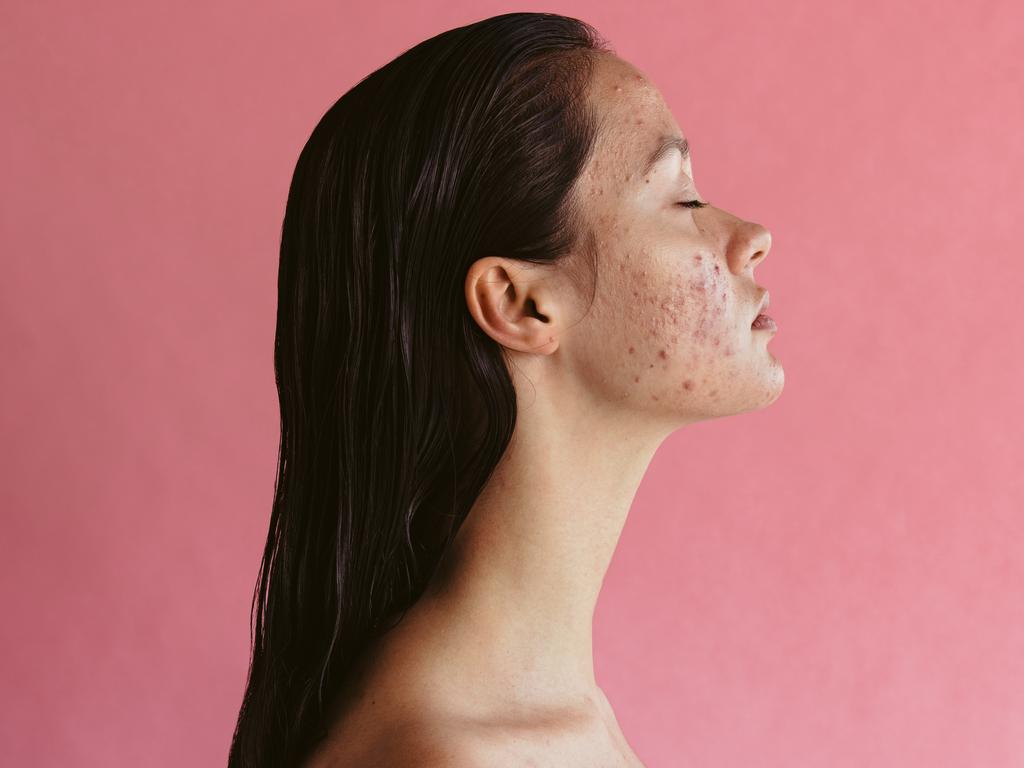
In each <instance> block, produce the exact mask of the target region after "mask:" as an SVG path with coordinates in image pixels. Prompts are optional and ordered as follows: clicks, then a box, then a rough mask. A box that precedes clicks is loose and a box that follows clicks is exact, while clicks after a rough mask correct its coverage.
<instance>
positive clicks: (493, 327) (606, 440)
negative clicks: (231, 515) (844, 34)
mask: <svg viewBox="0 0 1024 768" xmlns="http://www.w3.org/2000/svg"><path fill="white" fill-rule="evenodd" d="M770 243H771V237H770V235H769V233H768V231H767V230H766V229H765V228H764V227H762V226H760V225H758V224H755V223H751V222H748V221H744V220H743V219H740V218H737V217H736V216H733V215H732V214H730V213H727V212H726V211H724V210H722V209H720V208H716V207H714V206H712V205H710V204H709V203H707V202H706V201H703V200H702V199H701V196H700V194H699V193H698V191H697V188H696V185H695V182H694V180H693V171H692V166H691V162H690V158H689V154H688V150H687V145H686V142H685V140H684V134H683V133H682V132H681V130H680V128H679V126H678V124H677V123H676V121H675V119H674V118H673V116H672V114H671V113H670V111H669V110H668V108H667V106H666V104H665V101H664V99H663V98H662V96H661V95H660V94H659V92H658V90H657V89H656V88H655V87H654V86H653V85H652V84H651V83H650V81H649V80H648V79H647V78H646V77H645V76H644V75H643V74H642V73H641V72H640V71H639V70H637V69H636V68H634V67H633V66H632V65H630V64H629V63H627V62H625V61H623V60H622V59H620V58H619V57H617V56H616V55H614V54H613V53H612V52H611V50H610V49H609V47H608V46H607V44H606V43H604V42H603V41H602V40H601V38H600V37H599V36H598V34H597V33H596V32H595V30H593V28H591V27H590V26H588V25H586V24H584V23H583V22H581V21H579V20H576V19H571V18H566V17H562V16H556V15H551V14H540V13H512V14H505V15H502V16H497V17H494V18H490V19H485V20H483V21H480V22H477V23H475V24H470V25H468V26H465V27H461V28H458V29H453V30H449V31H447V32H444V33H443V34H440V35H437V36H436V37H434V38H431V39H429V40H426V41H425V42H423V43H421V44H419V45H417V46H415V47H414V48H412V49H410V50H409V51H407V52H405V53H404V54H402V55H401V56H399V57H398V58H397V59H395V60H394V61H392V62H390V63H388V64H387V65H386V66H384V67H383V68H381V69H379V70H378V71H376V72H374V73H373V74H371V75H370V76H368V77H367V78H365V79H364V80H363V81H361V82H360V83H359V84H357V85H356V86H355V87H354V88H353V89H352V90H351V91H349V92H348V93H346V94H345V95H344V96H343V97H342V98H341V99H340V100H339V101H338V102H337V103H336V104H335V105H334V106H333V107H332V108H331V109H330V110H329V111H328V112H327V113H326V114H325V115H324V117H323V118H322V119H321V121H320V122H319V124H318V125H317V126H316V128H315V130H314V131H313V133H312V136H311V137H310V139H309V141H308V142H307V144H306V146H305V147H304V149H303V151H302V153H301V156H300V157H299V160H298V163H297V167H296V169H295V175H294V178H293V181H292V185H291V189H290V191H289V196H288V203H287V208H286V212H285V220H284V227H283V233H282V243H281V261H280V274H279V297H278V298H279V303H278V316H277V338H276V347H275V370H276V374H277V384H278V389H279V394H280V405H281V426H282V435H281V447H280V464H279V474H278V478H277V486H276V493H275V499H274V506H273V510H272V515H271V521H270V532H269V536H268V541H267V546H266V550H265V554H264V559H263V566H262V570H261V573H260V579H259V582H258V584H257V589H256V594H255V595H254V604H253V610H254V615H255V618H254V647H253V657H252V664H251V669H250V674H249V679H248V684H247V689H246V692H245V698H244V701H243V704H242V708H241V711H240V713H239V718H238V725H237V729H236V731H235V736H234V740H233V743H232V747H231V754H230V764H231V765H233V766H243V765H244V766H255V765H261V766H262V765H274V766H283V765H304V766H310V767H314V766H315V767H320V766H333V765H337V766H349V765H351V766H521V765H552V766H587V768H594V767H595V766H635V765H640V761H639V760H638V758H637V757H636V755H635V754H634V753H633V752H632V750H631V749H630V747H629V745H628V744H627V742H626V740H625V738H624V737H623V735H622V732H621V731H620V729H619V727H618V725H617V723H616V721H615V716H614V714H613V712H612V710H611V708H610V707H609V704H608V701H607V700H606V698H605V697H604V695H603V693H602V691H601V689H600V687H599V686H598V685H597V683H596V681H595V679H594V669H593V660H592V653H591V639H592V634H591V622H592V617H593V612H594V607H595V603H596V601H597V597H598V593H599V591H600V588H601V582H602V579H603V576H604V573H605V571H606V569H607V567H608V565H609V562H610V560H611V557H612V554H613V552H614V549H615V545H616V542H617V541H618V537H619V535H620V533H621V530H622V527H623V525H624V523H625V519H626V515H627V512H628V510H629V507H630V504H631V502H632V499H633V496H634V493H635V491H636V489H637V487H638V485H639V483H640V481H641V479H642V477H643V474H644V471H645V470H646V468H647V465H648V463H649V461H650V459H651V458H652V456H653V454H654V452H655V451H656V449H657V447H658V445H659V444H660V443H661V442H662V441H663V440H664V439H665V438H666V437H667V436H668V435H669V434H671V433H672V432H673V431H674V430H676V429H678V428H679V427H681V426H683V425H685V424H690V423H693V422H696V421H700V420H702V419H710V418H715V417H720V416H727V415H729V414H735V413H740V412H743V411H749V410H752V409H756V408H761V407H763V406H765V405H767V404H769V403H771V402H772V401H773V400H775V399H776V398H777V397H778V396H779V394H780V392H781V391H782V387H783V379H784V377H783V369H782V367H781V365H780V364H779V363H778V362H777V361H776V360H775V358H774V357H772V355H771V354H770V353H769V352H768V351H767V348H766V345H767V342H768V340H769V338H770V337H771V334H772V332H773V330H774V325H773V323H771V321H770V320H769V319H764V318H762V319H760V320H755V318H758V316H759V315H760V313H761V311H762V310H763V309H764V308H765V307H766V306H767V292H766V291H764V290H763V289H761V288H759V286H758V285H757V284H756V283H755V281H754V275H753V271H754V267H755V266H756V265H757V264H759V263H760V262H761V260H762V259H763V258H764V257H765V255H766V254H767V252H768V249H769V247H770Z"/></svg>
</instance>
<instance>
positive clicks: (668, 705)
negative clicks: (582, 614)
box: [0, 0, 1024, 768]
mask: <svg viewBox="0 0 1024 768" xmlns="http://www.w3.org/2000/svg"><path fill="white" fill-rule="evenodd" d="M511 10H544V11H553V12H559V13H565V14H569V15H574V16H578V17H580V18H583V19H585V20H587V21H589V22H591V23H593V24H594V25H595V26H597V28H598V29H599V30H600V31H601V32H602V33H603V34H604V35H605V36H606V37H608V38H609V39H610V40H611V42H612V43H613V44H614V45H615V47H616V48H617V50H618V53H619V54H620V55H621V56H623V57H624V58H626V59H628V60H630V61H632V62H633V63H634V64H636V65H637V66H638V67H640V68H641V69H642V70H644V71H645V72H647V73H648V74H649V75H650V76H651V77H652V78H653V80H654V81H655V83H657V84H658V85H659V87H660V88H661V90H662V92H663V93H664V94H665V96H666V98H667V100H668V102H669V105H670V106H671V108H672V109H673V112H674V113H675V115H676V117H677V119H678V121H679V123H680V126H681V127H682V129H683V131H684V132H685V133H686V134H687V135H688V137H689V138H690V140H691V142H692V144H693V165H694V169H695V173H696V177H697V181H698V183H699V185H700V188H701V191H702V192H703V194H704V195H705V196H706V197H707V198H708V199H709V200H711V201H712V202H713V203H714V204H716V205H718V206H720V207H724V208H726V209H728V210H731V211H733V212H734V213H736V214H738V215H740V216H743V217H744V218H748V219H752V220H756V221H758V222H760V223H762V224H764V225H765V226H767V227H768V228H769V229H770V230H771V232H772V234H773V238H774V241H773V247H772V250H771V253H770V254H769V256H768V259H767V261H766V262H765V263H764V264H763V265H762V266H761V267H759V269H758V272H757V277H756V279H757V282H758V283H759V284H760V285H762V286H764V287H766V288H768V289H769V290H770V291H771V296H772V303H771V313H772V315H773V316H775V317H776V318H777V320H778V321H779V325H780V330H779V332H778V334H777V335H776V336H775V338H774V339H773V340H772V341H771V343H770V344H771V346H770V349H771V350H772V352H773V354H774V355H776V356H777V357H778V358H779V359H780V360H781V361H782V362H783V365H784V367H785V369H786V387H785V391H784V392H783V394H782V396H781V398H780V399H779V400H778V401H776V403H774V404H773V405H772V406H770V407H769V408H767V409H765V410H763V411H758V412H754V413H748V414H744V415H740V416H736V417H732V418H728V419H719V420H716V421H713V422H705V423H702V424H698V425H695V426H692V427H690V428H688V429H685V430H681V431H679V432H677V433H676V434H674V435H673V436H672V437H671V438H670V439H669V440H668V441H667V442H666V443H665V444H664V445H663V446H662V448H661V449H660V450H659V452H658V453H657V455H656V457H655V460H654V462H653V464H652V465H651V467H650V470H649V472H648V474H647V476H646V477H645V479H644V481H643V483H642V485H641V487H640V490H639V493H638V495H637V498H636V502H635V504H634V506H633V509H632V511H631V514H630V518H629V521H628V523H627V526H626V529H625V531H624V533H623V536H622V539H621V541H620V544H619V548H618V550H617V552H616V555H615V559H614V560H613V562H612V565H611V569H610V571H609V573H608V577H607V579H606V582H605V589H604V592H603V594H602V598H601V601H600V603H599V606H598V615H597V620H596V627H595V632H596V636H595V643H596V649H595V653H596V656H597V666H598V669H597V672H598V679H599V681H600V682H601V683H602V684H603V686H604V688H605V690H606V691H607V692H608V695H609V697H610V699H611V701H612V703H613V704H614V706H615V709H616V711H617V713H618V717H619V721H620V723H621V725H622V727H623V729H624V731H625V733H626V735H627V737H628V738H629V739H630V741H631V743H632V744H633V746H634V748H635V749H636V751H637V753H638V754H639V755H640V757H641V758H642V759H644V760H645V761H646V763H647V764H648V765H649V766H650V767H651V768H667V767H671V766H693V767H694V768H705V767H706V766H714V767H715V768H732V767H735V768H740V767H742V768H749V767H750V766H757V767H758V768H776V767H777V768H793V766H800V767H805V766H806V767H811V768H818V767H820V768H864V766H872V768H915V767H917V766H922V767H925V766H927V767H928V768H954V767H956V768H1011V766H1013V767H1016V768H1019V767H1020V766H1022V765H1024V512H1022V510H1024V484H1022V480H1021V472H1020V468H1019V463H1020V460H1021V458H1022V451H1021V445H1022V438H1021V435H1022V429H1024V417H1022V414H1021V406H1020V400H1019V395H1020V393H1021V391H1022V390H1024V387H1022V381H1024V376H1022V373H1024V365H1022V353H1024V344H1022V341H1021V339H1022V329H1021V327H1020V313H1021V303H1022V302H1021V299H1022V297H1024V256H1022V254H1021V251H1020V247H1019V242H1020V227H1021V224H1022V209H1024V180H1022V176H1024V162H1022V160H1024V150H1022V147H1024V140H1022V135H1024V107H1022V104H1024V99H1022V93H1024V81H1022V71H1024V68H1022V64H1021V62H1022V54H1021V50H1020V48H1021V41H1022V37H1024V35H1022V29H1024V14H1022V6H1021V5H1020V4H1019V3H1016V2H1013V1H1012V0H1003V1H1001V2H975V3H972V4H969V5H965V4H963V3H953V2H924V1H921V2H912V3H907V2H904V3H882V2H842V3H836V2H829V3H817V2H811V1H810V0H800V1H799V2H782V3H740V2H728V1H720V2H715V3H668V2H643V1H642V0H637V1H634V2H629V3H609V2H588V3H584V2H576V3H569V2H565V3H555V4H552V5H549V6H544V7H540V8H523V7H520V6H512V5H508V4H506V3H490V2H487V3H485V2H476V3H468V2H448V3H443V4H442V3H440V2H434V3H424V4H419V5H411V4H400V3H395V2H374V3H360V4H358V5H357V4H348V5H346V4H344V3H326V2H289V3H284V2H281V3H276V4H272V3H243V2H204V3H191V4H185V3H177V4H172V3H160V4H157V3H152V2H98V3H77V2H76V3H72V2H35V3H18V4H15V3H6V4H5V5H4V6H3V8H2V10H0V30H2V31H0V37H2V40H0V42H2V45H0V57H2V58H0V63H2V67H0V83H2V93H0V96H2V112H3V119H2V131H3V134H2V146H3V166H2V169H0V179H2V181H0V183H2V195H3V198H2V208H0V226H2V231H0V235H2V242H0V246H2V249H3V250H2V259H3V261H2V265H3V272H2V279H0V297H2V303H0V309H2V313H3V314H2V328H3V339H4V341H3V356H4V360H3V365H2V366H0V381H2V393H3V400H2V402H3V405H2V410H0V415H2V429H3V438H4V439H3V447H2V449H0V450H2V462H3V477H2V484H0V506H2V510H3V536H2V537H0V557H2V564H3V565H2V567H3V574H2V576H3V578H2V589H3V593H2V595H0V597H2V599H3V606H4V611H3V613H4V617H3V623H2V628H3V629H2V637H0V642H2V647H0V672H2V679H0V685H2V688H3V692H4V693H3V703H2V712H0V743H2V744H3V747H2V752H3V762H4V764H6V765H11V766H22V765H33V766H54V767H56V766H70V765H74V766H143V765H145V766H185V765H188V766H200V765H203V766H206V765H209V766H216V765H223V764H224V763H225V760H226V755H227V748H228V743H229V740H230V736H231V730H232V728H233V725H234V720H235V717H236V714H237V709H238V705H239V702H240V696H241V693H242V689H243V684H244V681H245V673H246V664H247V658H248V640H249V635H248V632H249V629H248V620H249V600H250V596H251V589H252V586H253V583H254V579H255V576H256V569H257V566H258V561H259V556H260V554H261V550H262V545H263V542H264V538H265V536H266V526H267V521H268V516H269V511H270V504H271V494H272V490H273V479H274V469H275V460H276V452H277V438H278V421H277V418H278V412H277V400H276V391H275V389H274V378H273V368H272V352H273V334H274V313H275V307H276V276H277V247H278V238H279V234H280V226H281V217H282V213H283V208H284V201H285V198H286V194H287V187H288V183H289V180H290V176H291V172H292V170H293V168H294V163H295V160H296V158H297V154H298V151H299V149H300V148H301V146H302V144H303V143H304V142H305V140H306V138H307V136H308V135H309V133H310V131H311V130H312V128H313V126H314V125H315V123H316V121H317V120H318V119H319V117H320V115H321V114H322V113H323V112H324V110H326V109H327V107H328V106H329V105H330V104H331V103H333V101H334V100H335V99H337V98H338V97H339V96H340V95H341V94H342V93H344V92H345V91H346V90H347V89H348V88H350V87H351V86H352V85H354V84H355V83H356V82H357V81H358V80H359V79H360V78H362V77H363V76H364V75H365V74H367V73H369V72H370V71H372V70H373V69H375V68H377V67H379V66H381V65H383V64H384V63H385V62H387V61H388V60H390V59H392V58H393V57H395V56H397V55H398V54H400V53H401V52H402V51H403V50H405V49H407V48H409V47H411V46H412V45H414V44H415V43H417V42H419V41H420V40H422V39H424V38H426V37H429V36H431V35H433V34H436V33H437V32H440V31H442V30H445V29H449V28H451V27H454V26H459V25H462V24H466V23H469V22H471V21H475V20H478V19H480V18H483V17H485V16H491V15H494V14H497V13H503V12H507V11H511Z"/></svg>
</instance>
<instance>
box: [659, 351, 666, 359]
mask: <svg viewBox="0 0 1024 768" xmlns="http://www.w3.org/2000/svg"><path fill="white" fill-rule="evenodd" d="M658 357H660V358H661V359H662V360H665V359H666V358H667V357H668V355H666V354H665V350H664V349H663V350H661V351H659V352H658Z"/></svg>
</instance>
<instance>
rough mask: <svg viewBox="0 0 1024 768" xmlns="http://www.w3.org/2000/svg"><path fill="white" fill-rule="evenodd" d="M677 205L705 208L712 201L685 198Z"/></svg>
mask: <svg viewBox="0 0 1024 768" xmlns="http://www.w3.org/2000/svg"><path fill="white" fill-rule="evenodd" d="M676 205H681V206H683V208H704V207H705V206H707V205H710V203H708V202H705V201H704V200H683V201H682V202H681V203H676Z"/></svg>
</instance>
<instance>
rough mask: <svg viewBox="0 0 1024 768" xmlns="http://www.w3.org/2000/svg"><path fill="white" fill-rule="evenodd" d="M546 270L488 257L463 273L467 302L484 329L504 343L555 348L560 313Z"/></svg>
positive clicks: (538, 350)
mask: <svg viewBox="0 0 1024 768" xmlns="http://www.w3.org/2000/svg"><path fill="white" fill-rule="evenodd" d="M554 288H555V281H554V280H553V279H552V273H551V271H550V269H548V268H545V267H543V266H541V265H537V264H532V263H530V262H523V261H516V260H515V259H504V258H501V257H499V256H487V257H485V258H482V259H478V260H477V261H475V262H473V264H472V266H470V268H469V272H468V273H467V274H466V305H467V307H468V308H469V313H470V314H471V315H472V316H473V319H474V320H476V323H477V325H479V326H480V327H481V328H482V329H483V331H484V333H486V334H487V335H488V336H490V337H491V338H492V339H494V340H495V341H497V342H498V343H499V344H501V345H502V346H503V347H506V348H508V349H511V350H517V351H519V352H528V353H532V354H539V355H550V354H551V353H552V352H554V351H555V350H556V349H558V336H559V333H558V332H559V330H560V328H559V323H560V322H561V316H562V312H561V311H560V307H558V306H557V301H556V298H555V291H554Z"/></svg>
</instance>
